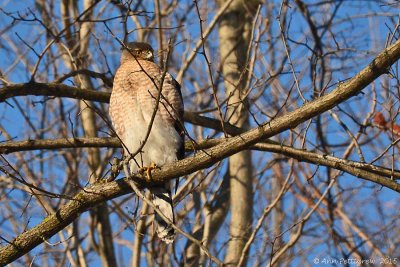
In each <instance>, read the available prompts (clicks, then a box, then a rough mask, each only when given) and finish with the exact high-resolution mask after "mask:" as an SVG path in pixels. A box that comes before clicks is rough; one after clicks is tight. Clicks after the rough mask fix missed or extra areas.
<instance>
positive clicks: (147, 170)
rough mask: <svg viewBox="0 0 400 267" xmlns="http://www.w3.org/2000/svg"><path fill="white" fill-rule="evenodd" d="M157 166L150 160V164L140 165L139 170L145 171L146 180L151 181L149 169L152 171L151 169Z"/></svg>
mask: <svg viewBox="0 0 400 267" xmlns="http://www.w3.org/2000/svg"><path fill="white" fill-rule="evenodd" d="M157 168H158V166H157V165H156V164H155V163H154V162H151V163H150V165H149V167H141V168H140V172H142V173H146V176H145V178H146V181H147V182H151V180H152V178H151V171H152V170H155V169H157Z"/></svg>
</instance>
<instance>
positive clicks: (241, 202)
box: [218, 0, 258, 266]
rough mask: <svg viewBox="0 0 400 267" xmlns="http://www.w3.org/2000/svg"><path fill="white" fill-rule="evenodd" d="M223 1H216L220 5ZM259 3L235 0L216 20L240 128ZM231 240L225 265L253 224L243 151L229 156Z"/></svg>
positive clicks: (231, 110)
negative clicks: (252, 36)
mask: <svg viewBox="0 0 400 267" xmlns="http://www.w3.org/2000/svg"><path fill="white" fill-rule="evenodd" d="M224 2H225V1H223V0H219V1H218V4H219V5H220V6H222V5H223V4H224ZM257 5H258V2H256V1H247V2H245V1H239V0H238V1H234V2H233V3H232V4H231V5H230V6H229V7H228V10H227V11H226V12H225V14H224V15H223V16H222V18H221V20H220V23H219V39H220V55H221V64H222V74H223V77H224V86H225V92H226V96H227V97H229V101H228V110H227V114H226V115H227V116H226V118H227V120H228V121H229V122H230V123H232V124H234V125H236V126H238V127H241V128H247V127H248V126H249V113H248V110H247V101H246V99H243V96H245V94H246V90H247V88H245V86H246V83H247V72H246V62H247V50H248V47H249V44H250V35H251V31H252V29H251V28H252V27H251V26H252V20H253V14H255V12H251V11H255V10H256V7H257ZM229 173H230V212H231V222H230V239H229V242H228V248H227V252H226V255H225V263H226V264H227V265H232V266H236V265H237V263H238V261H239V259H240V256H241V253H242V250H243V247H244V245H245V244H246V241H247V239H248V235H249V233H250V230H251V225H252V210H253V198H252V196H253V190H252V177H253V175H252V160H251V152H250V151H243V152H240V153H237V154H235V155H233V156H232V157H231V158H230V159H229Z"/></svg>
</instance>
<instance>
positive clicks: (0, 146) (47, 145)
mask: <svg viewBox="0 0 400 267" xmlns="http://www.w3.org/2000/svg"><path fill="white" fill-rule="evenodd" d="M210 120H212V119H210ZM227 125H230V124H227ZM220 126H221V125H219V127H220ZM233 127H234V126H233ZM237 131H242V130H241V129H239V128H237ZM232 134H233V133H232ZM225 141H226V140H225V138H221V139H208V140H202V141H199V142H197V143H196V144H193V143H192V142H190V141H187V142H186V144H185V151H187V152H194V151H197V150H202V149H207V148H211V147H213V146H216V145H218V144H221V143H223V142H225ZM77 147H108V148H121V147H122V146H121V142H120V141H119V140H118V138H116V137H96V138H60V139H47V140H26V141H20V142H13V141H8V142H4V143H0V153H1V154H6V153H12V152H17V151H31V150H38V149H63V148H77ZM249 149H251V150H258V151H265V152H273V153H277V154H281V155H285V156H287V157H289V158H294V159H297V160H298V161H304V162H309V163H314V164H316V165H321V166H326V167H331V168H334V169H338V170H342V171H345V172H348V173H350V174H352V175H355V176H357V177H359V178H364V179H365V177H364V176H361V177H360V176H359V173H360V172H361V171H365V172H368V173H371V174H376V175H379V176H384V177H386V178H394V179H400V171H398V170H392V169H391V168H385V167H380V166H376V165H373V164H368V163H362V162H357V161H352V160H345V159H341V158H337V157H334V156H330V155H323V154H319V153H316V152H311V151H307V150H304V149H297V148H293V147H291V146H286V145H282V144H280V143H277V142H274V141H272V140H267V141H264V142H260V143H257V144H255V145H253V146H251V147H250V148H249ZM364 174H366V173H364ZM367 176H368V175H367ZM367 180H370V179H367Z"/></svg>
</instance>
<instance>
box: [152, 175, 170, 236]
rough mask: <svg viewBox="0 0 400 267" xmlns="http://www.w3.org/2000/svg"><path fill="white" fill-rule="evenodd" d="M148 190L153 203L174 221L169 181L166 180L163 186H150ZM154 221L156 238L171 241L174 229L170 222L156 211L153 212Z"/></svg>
mask: <svg viewBox="0 0 400 267" xmlns="http://www.w3.org/2000/svg"><path fill="white" fill-rule="evenodd" d="M150 192H151V193H152V196H153V199H152V200H153V204H154V205H155V206H156V207H158V208H159V209H160V211H161V213H162V214H163V215H164V216H165V217H167V218H168V219H169V220H170V221H171V222H173V223H175V216H174V206H173V204H172V196H171V186H170V183H169V182H168V183H166V184H165V185H164V186H162V185H161V186H158V187H152V188H151V189H150ZM155 221H156V232H157V235H158V238H160V239H161V240H162V241H164V242H165V243H167V244H170V243H172V242H173V241H174V237H175V230H174V228H172V226H171V224H170V223H168V222H166V221H164V219H162V218H161V216H160V215H158V213H157V212H156V213H155Z"/></svg>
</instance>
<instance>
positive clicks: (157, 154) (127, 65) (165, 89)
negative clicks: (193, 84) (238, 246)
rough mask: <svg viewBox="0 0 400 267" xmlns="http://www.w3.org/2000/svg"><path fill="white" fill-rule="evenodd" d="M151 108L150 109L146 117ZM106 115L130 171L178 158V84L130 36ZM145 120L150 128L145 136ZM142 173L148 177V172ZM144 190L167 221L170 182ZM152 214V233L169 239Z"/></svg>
mask: <svg viewBox="0 0 400 267" xmlns="http://www.w3.org/2000/svg"><path fill="white" fill-rule="evenodd" d="M161 82H162V84H161ZM157 100H159V101H157ZM154 112H156V113H155V114H156V115H155V117H154V120H153V121H152V117H153V113H154ZM110 116H111V120H112V123H113V125H114V128H115V131H116V133H117V134H118V136H119V138H120V139H121V141H122V142H123V146H124V153H125V156H128V157H131V160H130V162H129V171H130V173H131V174H133V173H136V172H138V171H139V170H140V169H142V168H143V167H150V166H152V165H153V166H154V163H155V164H156V165H157V166H161V165H163V164H165V163H169V162H173V161H176V160H179V159H182V158H183V156H184V132H183V124H182V123H183V102H182V95H181V91H180V85H179V84H178V83H177V82H176V81H175V80H174V78H172V76H171V75H170V74H169V73H164V71H163V70H162V69H161V68H160V67H159V66H157V64H155V63H154V58H153V48H152V47H151V46H150V45H149V44H147V43H140V42H131V43H128V44H127V46H126V47H124V49H123V52H122V56H121V66H120V67H119V69H118V70H117V72H116V74H115V78H114V86H113V90H112V94H111V99H110ZM149 125H151V131H150V132H149V135H148V136H147V133H148V129H149ZM146 138H147V140H146ZM134 153H136V154H134ZM148 174H149V173H148ZM148 178H149V179H151V175H148ZM150 191H151V193H152V201H153V203H154V204H155V206H156V207H158V208H159V209H160V210H161V212H162V213H163V215H165V216H166V217H167V218H168V219H169V220H170V221H172V222H175V219H174V212H173V205H172V198H171V186H170V183H169V182H168V183H166V184H165V185H161V186H157V187H151V188H150ZM155 219H156V224H157V226H156V232H157V235H158V237H159V238H160V239H161V240H163V241H165V242H166V243H171V242H172V241H173V239H174V235H175V233H174V229H173V228H172V227H171V225H170V224H168V223H167V222H165V221H164V220H163V219H162V218H161V217H160V216H158V215H157V213H156V216H155Z"/></svg>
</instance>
